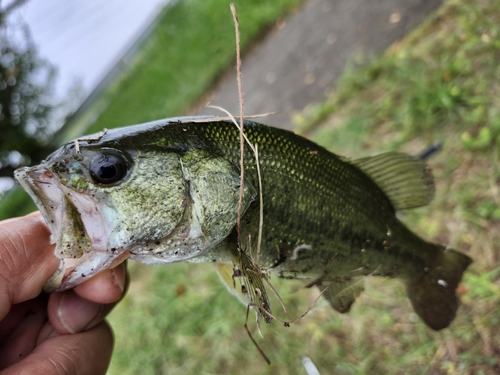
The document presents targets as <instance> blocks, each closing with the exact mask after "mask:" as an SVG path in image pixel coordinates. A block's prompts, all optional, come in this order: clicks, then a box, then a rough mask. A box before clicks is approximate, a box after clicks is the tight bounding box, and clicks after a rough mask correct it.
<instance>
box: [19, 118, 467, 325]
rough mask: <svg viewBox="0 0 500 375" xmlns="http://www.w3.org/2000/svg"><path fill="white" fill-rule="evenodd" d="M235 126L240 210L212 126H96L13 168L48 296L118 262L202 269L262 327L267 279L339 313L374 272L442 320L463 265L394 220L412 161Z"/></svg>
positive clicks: (220, 123) (422, 179) (428, 191)
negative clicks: (46, 247) (42, 225)
mask: <svg viewBox="0 0 500 375" xmlns="http://www.w3.org/2000/svg"><path fill="white" fill-rule="evenodd" d="M244 132H245V135H246V137H247V138H248V142H249V143H250V144H252V145H253V146H257V150H258V158H259V163H258V164H257V161H256V160H257V159H256V152H255V151H256V150H252V149H251V147H246V148H245V153H244V166H245V167H244V176H245V177H244V183H243V190H242V191H243V194H242V195H241V198H242V199H241V203H239V200H240V187H241V180H240V167H239V165H240V164H239V160H240V146H239V137H240V135H239V130H238V129H237V127H236V126H235V124H233V123H232V122H231V121H226V120H221V119H215V118H206V117H185V118H174V119H166V120H160V121H156V122H151V123H147V124H141V125H136V126H131V127H126V128H121V129H114V130H109V131H106V132H103V133H101V134H97V135H94V136H89V137H85V138H81V139H78V140H76V141H75V142H71V143H68V144H66V145H65V146H63V147H62V148H60V149H59V150H57V151H56V152H54V153H53V154H52V155H50V156H49V157H48V158H47V160H46V161H43V162H42V163H41V164H40V165H37V166H34V167H30V168H28V167H25V168H21V169H18V170H17V171H16V173H15V177H16V179H17V181H19V183H20V184H21V185H22V186H23V187H24V189H26V191H27V192H28V193H29V194H30V196H31V197H32V198H33V200H34V201H35V203H36V205H37V206H38V208H39V209H40V211H41V212H42V214H43V216H44V218H45V220H46V222H47V224H48V226H49V228H50V230H51V232H52V235H53V240H54V241H55V242H56V251H55V255H56V256H57V257H58V258H60V259H61V264H60V267H59V270H58V272H57V273H56V274H55V275H54V276H53V278H52V279H51V281H50V283H49V285H48V289H51V290H56V291H60V290H64V289H68V288H71V287H73V286H75V285H77V284H79V283H81V282H83V281H84V280H86V279H87V278H89V277H91V276H92V275H94V274H96V273H98V272H100V271H102V270H104V269H106V268H109V267H113V266H115V265H116V264H118V263H120V262H122V261H123V260H124V259H126V258H130V259H135V260H137V261H139V262H143V263H148V264H158V263H172V262H182V261H185V262H212V263H215V264H216V268H217V270H218V272H219V274H220V275H221V277H222V279H223V281H225V283H226V284H227V286H228V288H229V289H230V290H232V291H233V292H234V294H236V295H238V296H239V297H240V298H241V299H243V300H244V301H247V302H252V303H255V304H257V306H259V308H261V309H262V310H265V311H264V313H265V314H264V317H267V319H266V320H270V319H269V316H270V314H269V312H270V306H269V302H268V300H267V297H266V294H265V285H264V284H265V283H264V281H265V279H266V277H267V276H266V275H267V273H271V274H275V275H277V276H279V277H281V278H289V279H304V280H306V282H307V283H308V286H317V287H319V288H320V289H322V290H324V293H323V296H324V297H325V298H326V299H327V300H328V301H329V302H330V304H331V305H332V307H334V308H335V309H336V310H338V311H340V312H346V311H348V310H349V309H350V307H351V305H352V303H353V302H354V300H355V298H356V297H357V296H358V295H359V293H360V292H361V291H362V290H363V286H362V285H363V284H362V281H360V279H362V278H363V277H364V276H366V275H378V276H386V277H397V278H399V279H400V280H401V281H402V282H403V283H404V285H405V287H406V291H407V295H408V297H409V299H410V301H411V303H412V305H413V307H414V309H415V311H416V312H417V314H418V315H419V316H420V317H421V318H422V320H423V321H424V322H425V323H426V324H427V325H428V326H429V327H431V328H433V329H435V330H439V329H442V328H445V327H447V326H448V325H449V324H450V323H451V321H452V320H453V319H454V317H455V314H456V310H457V307H458V300H457V297H456V294H455V289H456V288H457V285H458V283H459V282H460V280H461V277H462V273H463V272H464V270H465V269H466V268H467V266H468V265H469V264H470V263H471V259H470V258H469V257H467V256H466V255H464V254H462V253H460V252H458V251H455V250H452V249H448V248H446V247H444V246H441V245H437V244H433V243H429V242H426V241H425V240H423V239H421V238H420V237H418V236H417V235H415V234H414V233H412V232H411V231H410V230H409V229H408V228H407V227H406V226H405V225H403V224H402V223H401V222H400V221H399V220H398V219H397V217H396V211H397V210H403V209H408V208H413V207H418V206H422V205H425V204H427V203H428V202H429V201H430V200H431V199H432V197H433V194H434V185H433V180H432V176H431V173H430V169H429V168H428V167H427V166H426V165H425V164H424V163H423V162H421V161H419V160H418V159H415V158H413V157H411V156H408V155H404V154H399V153H385V154H381V155H378V156H375V157H371V158H363V159H359V160H354V161H349V160H348V159H346V158H342V157H339V156H337V155H334V154H333V153H330V152H329V151H327V150H325V149H324V148H322V147H320V146H318V145H316V144H315V143H313V142H310V141H308V140H306V139H304V138H302V137H300V136H297V135H295V134H294V133H292V132H288V131H285V130H281V129H276V128H272V127H268V126H265V125H261V124H257V123H254V122H249V121H247V122H245V124H244ZM258 167H259V168H258ZM259 173H260V178H259ZM259 191H261V192H262V202H261V199H260V194H259ZM240 204H241V210H242V216H241V223H240V226H239V231H238V230H237V229H238V228H237V221H238V207H239V205H240ZM261 210H262V212H261ZM261 217H262V219H261ZM259 231H261V232H259ZM238 232H239V234H238ZM259 245H260V246H259ZM325 288H326V289H325Z"/></svg>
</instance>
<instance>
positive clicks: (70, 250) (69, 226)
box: [15, 164, 128, 292]
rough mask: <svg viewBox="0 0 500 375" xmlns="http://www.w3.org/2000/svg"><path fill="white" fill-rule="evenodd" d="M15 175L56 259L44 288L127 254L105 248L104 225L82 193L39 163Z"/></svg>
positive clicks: (81, 277) (72, 282) (64, 284)
mask: <svg viewBox="0 0 500 375" xmlns="http://www.w3.org/2000/svg"><path fill="white" fill-rule="evenodd" d="M15 178H16V180H17V181H18V182H19V184H20V185H21V186H22V187H23V188H24V189H25V190H26V192H27V193H28V194H29V195H30V197H31V198H32V199H33V201H34V202H35V204H36V206H37V207H38V209H39V210H40V212H41V213H42V216H43V218H44V220H45V222H46V223H47V226H48V227H49V229H50V232H51V239H50V242H51V244H54V243H55V244H56V249H55V256H56V257H57V258H59V259H60V263H59V267H58V269H57V271H56V272H55V273H54V275H52V277H51V278H50V279H49V280H48V281H47V283H46V284H45V286H44V291H46V292H59V291H63V290H66V289H70V288H72V287H74V286H76V285H78V284H80V283H82V282H83V281H85V280H88V278H89V277H91V276H93V275H95V274H97V273H98V272H100V271H102V270H104V269H108V268H112V267H114V266H116V265H118V264H119V263H121V262H122V261H123V260H125V259H126V258H127V257H128V251H125V250H123V249H113V251H107V248H108V246H107V245H108V244H107V234H108V233H109V230H108V225H107V224H106V220H105V218H104V215H103V213H102V212H101V211H100V210H99V209H98V208H97V205H96V204H95V202H93V201H92V200H91V199H90V198H89V197H88V196H87V195H85V194H84V193H78V192H75V191H73V190H71V191H70V189H69V188H68V187H66V186H65V185H64V184H62V183H61V181H59V179H58V178H57V177H56V176H55V174H54V173H52V172H51V171H50V169H48V168H47V167H45V166H44V165H43V164H42V165H38V166H34V167H31V168H30V167H23V168H20V169H18V170H16V172H15Z"/></svg>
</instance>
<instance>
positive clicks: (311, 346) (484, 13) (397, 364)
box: [109, 0, 500, 374]
mask: <svg viewBox="0 0 500 375" xmlns="http://www.w3.org/2000/svg"><path fill="white" fill-rule="evenodd" d="M225 17H228V16H225ZM228 33H231V31H228ZM498 61H500V7H499V6H498V1H496V0H477V1H475V2H469V1H466V0H463V1H449V2H447V3H446V4H445V5H444V6H443V8H442V9H441V10H440V11H439V12H438V14H437V15H436V16H435V17H432V18H431V19H429V20H428V22H426V23H425V24H424V25H422V26H421V27H419V28H418V29H417V30H415V31H414V32H413V33H412V34H411V35H410V36H408V37H407V38H406V39H404V40H403V41H401V42H400V43H398V44H396V45H394V46H393V48H391V49H390V50H389V51H387V53H385V54H384V55H383V56H381V57H379V58H376V59H374V60H372V61H368V62H363V63H360V64H357V65H356V66H354V67H353V68H352V70H351V72H350V73H348V74H346V76H345V77H344V78H343V79H342V81H341V82H340V84H339V86H338V88H337V90H336V91H335V93H334V94H333V96H332V97H331V98H330V99H329V100H327V101H326V102H325V103H323V104H321V105H319V106H317V107H315V108H314V110H312V111H311V112H309V113H306V114H303V115H302V116H301V117H300V118H299V120H300V125H301V126H300V129H301V131H302V132H304V133H306V134H307V135H308V136H309V137H311V138H313V139H315V140H317V141H318V142H320V143H321V144H323V145H325V146H326V147H328V148H329V149H331V150H332V151H334V152H336V153H338V154H341V155H345V156H349V157H352V158H357V157H363V156H367V155H372V154H376V153H378V152H382V151H388V150H399V151H404V152H409V153H412V154H416V153H418V152H419V151H421V150H422V149H423V148H424V147H425V146H426V145H428V144H430V143H432V142H434V141H442V142H443V150H442V151H441V152H440V153H439V154H437V155H436V156H434V157H432V159H431V160H430V161H429V162H430V164H431V166H432V169H433V171H434V176H435V180H436V186H437V196H436V199H435V200H434V202H433V203H432V204H431V205H429V206H428V207H424V208H419V209H416V210H411V211H407V212H402V213H401V218H402V219H403V220H404V221H405V222H406V223H407V224H408V225H409V227H410V228H412V229H413V230H414V231H416V232H417V233H419V234H421V235H422V236H424V237H425V238H428V239H430V240H434V241H436V242H440V243H443V244H449V245H450V246H451V247H453V248H455V249H458V250H461V251H464V252H466V253H467V254H469V255H470V256H472V257H473V258H474V261H475V263H474V264H473V265H472V266H471V268H470V271H469V272H467V274H466V276H465V279H464V282H463V284H462V286H460V288H459V290H458V293H459V294H460V295H461V298H462V306H461V307H460V309H459V311H458V315H457V318H456V319H455V321H454V323H453V324H452V325H451V327H450V328H449V329H445V330H443V331H441V332H433V331H431V330H430V329H428V328H426V327H425V325H424V324H423V323H422V322H420V321H419V320H418V317H416V315H415V314H414V313H413V311H412V308H411V306H410V304H409V302H408V300H407V298H406V296H405V293H404V288H403V287H402V285H401V284H400V283H399V282H397V281H396V280H383V279H370V280H369V282H368V285H367V290H366V292H365V293H364V294H363V295H362V297H361V298H359V299H358V301H357V302H356V303H355V304H354V306H353V308H352V311H351V312H350V313H349V314H346V315H340V314H338V313H335V312H333V311H332V310H331V308H330V307H329V306H328V305H327V304H326V303H325V302H324V301H323V300H322V299H320V300H319V301H318V303H317V304H316V305H315V307H314V308H313V309H312V311H311V312H310V313H309V314H308V315H306V317H304V318H303V319H302V320H300V321H299V322H298V323H296V324H292V325H291V327H289V328H285V327H284V326H283V325H282V324H280V323H278V322H276V321H274V322H273V323H272V324H271V325H265V324H264V323H262V327H261V328H262V333H263V335H264V338H260V337H259V335H258V332H257V330H256V329H255V323H254V316H253V314H250V318H249V324H250V328H251V331H252V332H253V334H254V337H255V338H256V340H257V341H258V342H259V344H260V346H261V347H262V349H263V350H264V351H265V353H266V354H267V356H268V357H269V358H270V359H271V361H272V364H271V365H270V366H268V365H267V364H266V363H265V362H264V361H263V359H262V358H261V357H260V355H259V353H258V352H257V350H256V349H255V347H254V346H253V345H252V343H251V341H250V339H249V338H248V336H247V334H246V332H245V330H244V327H243V325H244V323H245V312H246V309H245V307H244V306H243V305H241V304H240V303H239V302H238V301H237V300H236V299H235V298H234V297H232V296H231V295H230V294H229V293H228V292H227V291H226V290H225V287H224V286H223V285H222V284H221V283H220V282H219V280H218V276H217V275H216V274H215V271H214V270H213V267H212V266H211V265H188V264H175V265H167V266H143V265H138V264H130V265H131V267H130V268H131V275H132V283H131V286H130V291H129V293H128V295H127V296H126V297H125V299H124V300H123V301H122V303H121V304H120V305H119V306H118V307H117V308H116V309H115V311H114V312H113V313H112V314H111V316H110V321H111V323H112V324H113V326H114V329H115V333H116V348H115V353H114V356H113V360H112V363H111V368H110V371H109V372H110V374H305V370H304V368H303V367H302V364H301V359H302V358H303V357H304V356H308V357H310V358H311V359H312V360H313V362H314V363H315V364H316V366H317V367H318V369H319V371H320V373H321V374H333V373H335V374H428V373H430V374H498V373H500V364H499V358H500V332H499V328H498V327H500V264H499V258H500V255H499V254H500V253H499V251H500V212H499V207H500V193H499V191H500V116H499V115H500V113H499V112H500V86H499V82H500V68H499V64H498ZM126 122H134V121H126ZM313 124H314V125H313ZM271 281H272V283H273V285H275V286H276V288H277V289H278V290H279V292H280V295H281V297H282V298H283V299H284V301H285V303H286V305H287V307H288V308H289V309H290V312H289V313H288V314H286V315H285V314H284V313H283V312H282V311H280V308H279V303H278V302H277V301H276V300H274V301H273V307H274V312H275V313H276V315H278V316H280V317H283V318H284V319H286V320H291V319H293V318H295V317H297V316H300V315H301V314H302V313H303V312H304V311H305V310H306V309H307V308H308V307H309V306H310V305H311V304H312V303H313V301H314V299H315V298H316V296H317V294H318V293H317V292H316V291H314V290H308V289H304V288H303V284H301V283H299V282H294V281H285V280H278V279H275V278H273V279H272V280H271Z"/></svg>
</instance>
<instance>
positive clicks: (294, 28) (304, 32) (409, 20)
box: [198, 0, 442, 129]
mask: <svg viewBox="0 0 500 375" xmlns="http://www.w3.org/2000/svg"><path fill="white" fill-rule="evenodd" d="M441 3H442V1H441V0H310V1H309V2H307V3H306V4H305V5H304V6H303V8H302V9H301V10H300V11H299V12H297V13H296V14H293V15H291V16H290V17H289V18H288V19H287V20H286V21H285V22H284V23H283V24H282V25H281V26H280V27H277V28H276V29H275V30H274V31H273V32H271V33H270V34H269V35H268V36H267V37H266V38H265V40H264V41H262V43H260V45H259V46H257V47H256V48H255V49H254V50H253V51H251V52H250V53H249V54H248V56H247V57H246V58H245V59H244V60H243V69H242V75H243V90H244V100H245V102H244V103H245V114H256V113H266V112H273V111H280V113H279V114H276V115H273V116H270V117H267V118H265V119H263V120H262V122H264V123H266V124H269V125H274V126H278V127H283V128H288V129H291V128H292V126H293V124H292V122H291V116H292V114H293V112H294V111H301V110H302V109H303V108H304V107H305V106H307V105H308V104H310V103H316V102H321V101H322V100H324V98H325V96H326V95H327V94H328V93H329V92H330V91H331V90H332V89H333V88H334V85H335V81H336V80H337V78H339V77H340V76H341V74H342V72H343V70H344V67H345V66H346V63H347V62H348V61H349V59H351V58H352V57H353V56H356V55H357V54H359V53H363V54H373V53H380V52H382V51H383V50H384V49H386V48H387V47H389V46H390V45H391V44H392V43H394V42H395V41H397V40H399V39H401V38H402V37H403V36H404V35H405V34H406V33H407V32H408V31H410V30H411V29H412V28H413V27H415V26H416V25H417V24H419V23H420V22H421V21H422V20H423V19H424V18H425V17H426V16H428V15H429V14H430V13H432V12H433V11H434V10H436V9H437V8H438V7H439V6H440V5H441ZM236 87H237V86H236V78H235V75H234V74H232V75H231V77H229V78H227V77H226V78H225V79H224V80H222V82H221V83H220V85H219V87H218V88H217V89H216V90H214V92H213V93H212V94H211V95H210V96H211V97H210V99H209V100H210V101H211V103H212V104H213V105H218V106H221V107H224V108H226V109H228V110H229V111H230V112H232V113H233V114H237V113H239V112H238V111H239V105H238V95H237V88H236ZM198 113H199V114H217V113H216V112H214V110H210V109H206V108H201V109H200V110H199V111H198Z"/></svg>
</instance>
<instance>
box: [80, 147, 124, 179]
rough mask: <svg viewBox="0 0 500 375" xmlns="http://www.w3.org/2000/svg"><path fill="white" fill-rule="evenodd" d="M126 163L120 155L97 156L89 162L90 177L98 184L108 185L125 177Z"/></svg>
mask: <svg viewBox="0 0 500 375" xmlns="http://www.w3.org/2000/svg"><path fill="white" fill-rule="evenodd" d="M127 167H128V165H127V162H126V161H125V159H124V158H123V157H122V156H120V155H115V154H102V153H100V154H97V155H96V156H94V158H93V159H92V161H91V162H90V168H89V170H90V176H91V177H92V179H93V180H94V181H95V182H97V183H99V184H105V185H109V184H112V183H115V182H118V181H120V180H121V179H123V178H124V177H125V176H126V175H127Z"/></svg>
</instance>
